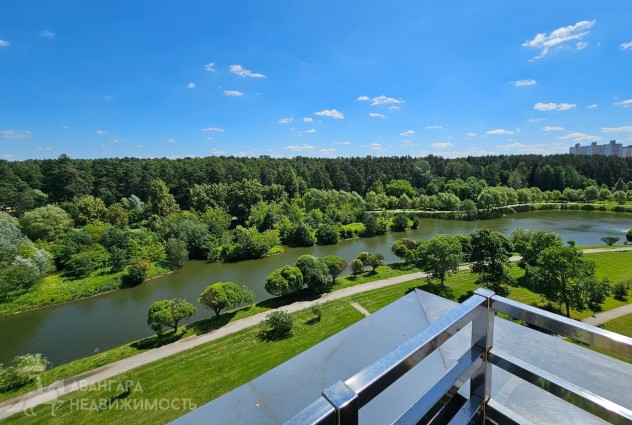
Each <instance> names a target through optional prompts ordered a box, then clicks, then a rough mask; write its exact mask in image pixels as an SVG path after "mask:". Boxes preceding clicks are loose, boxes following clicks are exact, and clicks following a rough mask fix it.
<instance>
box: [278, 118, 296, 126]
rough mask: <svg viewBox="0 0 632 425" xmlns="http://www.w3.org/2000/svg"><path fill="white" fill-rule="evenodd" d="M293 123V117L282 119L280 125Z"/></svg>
mask: <svg viewBox="0 0 632 425" xmlns="http://www.w3.org/2000/svg"><path fill="white" fill-rule="evenodd" d="M292 121H294V118H292V117H288V118H281V119H280V120H279V121H278V123H279V124H289V123H291V122H292Z"/></svg>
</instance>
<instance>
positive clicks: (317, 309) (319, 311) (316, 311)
mask: <svg viewBox="0 0 632 425" xmlns="http://www.w3.org/2000/svg"><path fill="white" fill-rule="evenodd" d="M309 310H310V311H311V312H312V314H313V315H314V318H315V319H316V320H317V321H319V322H320V319H321V318H322V317H323V306H322V304H321V303H316V304H314V305H313V306H311V307H310V308H309Z"/></svg>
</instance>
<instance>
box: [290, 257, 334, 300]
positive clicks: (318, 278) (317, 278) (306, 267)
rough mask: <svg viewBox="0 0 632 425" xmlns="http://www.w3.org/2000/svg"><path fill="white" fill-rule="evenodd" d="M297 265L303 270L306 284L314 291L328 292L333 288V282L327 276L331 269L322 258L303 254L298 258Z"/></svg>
mask: <svg viewBox="0 0 632 425" xmlns="http://www.w3.org/2000/svg"><path fill="white" fill-rule="evenodd" d="M296 267H298V268H299V269H300V270H301V273H302V274H303V282H304V283H305V285H306V286H307V287H308V288H310V289H311V290H313V291H314V292H326V291H329V290H330V289H331V286H332V284H331V283H330V282H329V279H328V278H327V275H328V274H329V269H328V268H327V264H326V263H325V260H323V259H322V258H319V257H314V256H313V255H301V256H300V257H298V260H296Z"/></svg>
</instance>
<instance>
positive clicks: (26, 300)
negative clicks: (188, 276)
mask: <svg viewBox="0 0 632 425" xmlns="http://www.w3.org/2000/svg"><path fill="white" fill-rule="evenodd" d="M541 205H554V206H556V208H557V210H559V209H560V208H559V207H561V205H562V204H552V203H548V204H541ZM576 205H580V204H576ZM581 205H584V204H581ZM588 205H593V206H595V207H603V204H588ZM615 207H616V204H612V203H611V204H606V207H604V208H606V210H607V211H606V212H609V213H610V214H617V213H616V212H614V211H612V209H613V208H615ZM503 208H504V207H503ZM608 208H609V210H608ZM631 210H632V207H631ZM536 211H537V212H538V213H543V212H544V211H548V209H546V208H540V209H537V210H534V211H532V212H534V213H535V212H536ZM594 211H596V212H602V213H603V212H604V211H599V210H598V209H595V210H594ZM395 212H400V211H398V210H396V211H395ZM413 212H414V211H406V213H413ZM514 212H515V211H514ZM440 213H441V212H440ZM529 216H530V214H528V213H524V217H522V218H521V219H525V220H528V217H529ZM533 216H534V217H537V214H534V215H533ZM444 218H445V217H444ZM474 222H475V223H479V222H480V223H481V224H485V220H476V221H474ZM470 223H472V221H470ZM423 226H424V223H422V224H421V227H422V229H420V230H422V231H423ZM389 234H392V235H398V234H399V233H397V232H389ZM602 236H605V234H604V235H602ZM401 237H408V235H405V234H402V236H401ZM363 239H366V241H367V243H369V244H370V243H372V242H371V241H372V240H374V239H372V238H363ZM622 239H624V236H622ZM597 241H598V240H596V241H595V242H597ZM348 242H349V241H345V242H340V243H339V244H338V245H341V244H344V243H348ZM332 246H334V247H335V246H337V245H332ZM330 247H331V246H330ZM286 249H287V251H291V252H293V251H296V252H305V249H301V248H286ZM308 249H313V250H319V249H321V246H315V247H312V248H308ZM358 252H359V251H358ZM275 254H279V255H280V254H282V253H281V252H275ZM355 254H357V252H356V253H355ZM279 255H273V256H272V257H278V256H279ZM316 255H318V254H316ZM265 258H270V257H264V259H265ZM264 259H259V260H254V261H263V260H264ZM222 265H223V264H222ZM159 269H160V270H150V276H151V279H155V278H157V277H161V276H165V275H167V274H169V273H170V272H169V270H167V269H165V268H159ZM180 272H181V271H180V270H176V271H175V273H176V274H178V273H180ZM151 279H148V280H151ZM263 279H265V276H264V277H263ZM146 283H147V280H146V281H145V282H144V283H143V284H141V285H144V284H146ZM209 283H212V282H209ZM240 283H245V282H240ZM119 289H126V288H124V286H123V283H122V273H121V272H119V273H114V274H99V273H98V272H97V273H94V274H93V275H92V276H91V277H88V278H85V279H76V280H73V279H69V278H62V277H61V276H60V275H59V274H54V275H50V276H47V277H46V278H45V279H44V281H43V282H41V283H40V284H38V285H36V286H35V287H34V288H32V289H31V290H29V291H28V292H26V293H24V294H21V295H19V296H17V297H16V298H14V299H13V300H11V301H10V302H5V303H0V318H3V317H6V316H10V315H13V314H19V313H22V312H26V311H30V310H34V309H39V308H43V307H50V306H56V305H61V304H64V303H68V302H71V301H79V300H85V299H88V298H92V297H95V296H100V295H104V294H107V293H111V292H113V291H117V290H119Z"/></svg>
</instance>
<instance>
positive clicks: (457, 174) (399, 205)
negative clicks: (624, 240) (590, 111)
mask: <svg viewBox="0 0 632 425" xmlns="http://www.w3.org/2000/svg"><path fill="white" fill-rule="evenodd" d="M631 181H632V159H629V158H626V159H623V158H617V157H604V156H590V157H588V156H571V155H556V156H547V157H543V156H537V155H522V156H488V157H470V158H464V159H444V158H440V157H434V156H429V157H426V158H412V157H362V158H361V157H355V158H336V159H323V158H306V157H296V158H292V159H287V158H280V159H273V158H269V157H259V158H241V157H208V158H185V159H174V160H171V159H135V158H122V159H94V160H73V159H70V158H69V157H67V156H65V155H62V156H60V157H59V158H57V159H51V160H28V161H18V162H7V161H0V206H1V207H3V209H4V210H5V211H6V212H7V213H8V214H7V213H1V214H0V265H1V266H2V267H1V268H0V270H2V271H1V272H0V302H11V300H12V299H13V298H14V297H16V296H19V295H20V294H24V293H25V292H28V291H29V289H30V288H32V287H34V286H35V285H36V284H38V283H39V282H41V280H42V279H43V278H44V277H45V276H46V275H48V274H50V273H51V272H52V271H54V270H57V271H61V275H59V276H61V277H62V278H63V279H65V280H64V282H65V283H67V284H66V285H65V286H64V290H65V291H69V289H68V288H71V292H72V293H71V294H68V295H65V296H64V297H65V298H68V297H70V298H72V297H75V298H76V297H81V296H86V295H91V294H93V293H97V292H102V291H104V290H108V289H114V288H118V287H121V286H124V285H130V284H137V283H140V282H142V281H143V280H144V279H146V278H148V277H151V276H155V275H158V274H162V273H165V272H167V271H168V270H170V269H171V270H173V269H175V268H177V267H178V266H179V265H180V264H181V263H182V262H183V261H184V260H186V259H205V260H211V261H217V260H224V261H238V260H243V259H249V258H261V257H263V256H266V255H270V254H274V253H275V252H278V251H279V250H282V249H283V248H282V245H286V246H311V245H314V244H316V243H318V244H335V243H337V242H338V241H339V240H341V239H348V238H353V237H371V236H374V235H379V234H384V233H386V232H387V231H389V230H393V231H402V230H404V229H406V228H407V227H413V228H414V227H416V226H418V225H419V220H418V218H417V217H416V216H410V217H407V216H406V215H403V214H397V215H393V214H392V213H389V212H388V211H387V210H394V209H403V210H407V209H415V210H423V211H439V212H441V213H442V214H444V216H445V217H447V218H457V219H476V218H486V217H491V216H494V215H497V214H504V213H507V212H511V211H513V210H512V209H511V208H508V206H513V207H514V208H515V209H517V210H521V207H525V208H526V204H528V203H535V202H563V203H565V202H574V203H577V202H584V203H588V204H589V203H592V202H595V201H597V200H599V201H602V202H604V203H605V202H606V201H609V200H614V201H616V203H617V204H618V205H619V207H618V208H619V209H621V210H625V209H626V207H623V206H622V205H623V204H625V203H626V202H627V201H629V200H632V183H631ZM575 207H577V206H575ZM589 207H590V208H593V207H592V206H590V205H588V206H586V208H589ZM522 209H524V208H522ZM368 211H384V213H382V214H373V213H369V212H368ZM229 230H231V231H229ZM104 276H109V277H108V278H107V279H109V280H107V279H106V278H105V277H104ZM81 279H84V280H81ZM86 279H87V280H86ZM104 279H105V280H107V282H105V280H104ZM73 282H75V283H74V284H73ZM76 282H79V283H76ZM73 285H74V286H73ZM38 302H39V301H38ZM49 302H52V301H49ZM35 304H37V303H35Z"/></svg>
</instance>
